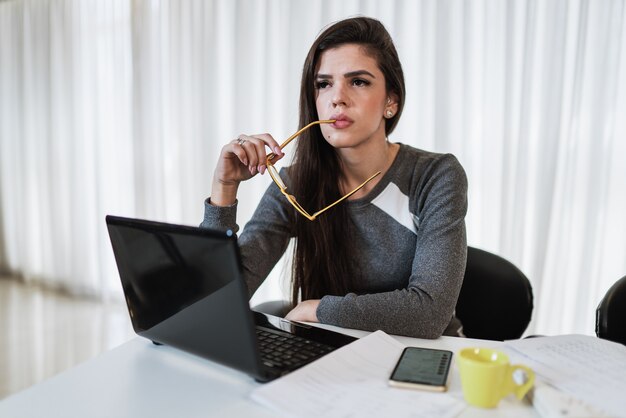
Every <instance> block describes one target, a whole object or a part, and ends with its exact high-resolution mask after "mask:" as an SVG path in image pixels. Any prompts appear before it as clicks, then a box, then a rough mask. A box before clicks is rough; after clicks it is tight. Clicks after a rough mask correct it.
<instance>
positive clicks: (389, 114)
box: [387, 110, 393, 118]
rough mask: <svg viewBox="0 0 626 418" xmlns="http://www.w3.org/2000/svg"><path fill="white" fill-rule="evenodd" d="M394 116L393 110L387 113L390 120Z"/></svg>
mask: <svg viewBox="0 0 626 418" xmlns="http://www.w3.org/2000/svg"><path fill="white" fill-rule="evenodd" d="M392 116H393V112H392V111H391V110H388V111H387V117H388V118H390V117H392Z"/></svg>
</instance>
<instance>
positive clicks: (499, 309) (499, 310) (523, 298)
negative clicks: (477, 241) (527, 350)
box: [456, 247, 533, 341]
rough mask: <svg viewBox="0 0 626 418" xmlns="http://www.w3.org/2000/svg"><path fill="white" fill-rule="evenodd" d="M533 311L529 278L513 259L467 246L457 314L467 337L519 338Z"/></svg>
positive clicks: (490, 338) (489, 338)
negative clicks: (508, 259)
mask: <svg viewBox="0 0 626 418" xmlns="http://www.w3.org/2000/svg"><path fill="white" fill-rule="evenodd" d="M532 312H533V291H532V287H531V285H530V282H529V281H528V278H526V276H525V275H524V273H522V272H521V271H520V270H519V269H518V268H517V267H515V265H513V263H511V262H509V261H507V260H505V259H504V258H502V257H500V256H498V255H495V254H492V253H490V252H487V251H483V250H479V249H477V248H473V247H468V248H467V268H466V269H465V278H464V279H463V286H462V287H461V293H460V295H459V300H458V302H457V305H456V316H457V317H458V318H459V319H460V320H461V322H462V323H463V332H464V334H465V335H466V336H467V337H469V338H480V339H487V340H500V341H503V340H510V339H516V338H520V337H521V336H522V334H523V333H524V331H526V327H528V323H529V322H530V318H531V316H532Z"/></svg>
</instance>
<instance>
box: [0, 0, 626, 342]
mask: <svg viewBox="0 0 626 418" xmlns="http://www.w3.org/2000/svg"><path fill="white" fill-rule="evenodd" d="M354 15H367V16H372V17H376V18H378V19H380V20H381V21H382V22H383V23H384V24H385V26H386V27H387V28H388V29H389V31H390V32H391V34H392V36H393V37H394V39H395V41H396V45H397V47H398V51H399V54H400V58H401V60H402V62H403V65H404V72H405V77H406V84H407V102H406V106H405V110H404V114H403V118H402V120H401V122H400V124H399V125H398V128H397V129H396V131H395V132H394V133H393V135H392V136H391V138H390V140H391V141H397V142H403V143H406V144H409V145H412V146H415V147H418V148H423V149H427V150H433V151H437V152H450V153H453V154H455V155H456V156H457V157H458V158H459V160H460V161H461V163H462V164H463V166H464V167H465V169H466V171H467V175H468V178H469V212H468V215H467V227H468V240H469V244H470V245H472V246H475V247H479V248H483V249H486V250H488V251H491V252H495V253H497V254H499V255H501V256H503V257H505V258H507V259H508V260H510V261H512V262H513V263H515V264H516V265H517V266H518V267H519V268H520V269H521V270H522V271H524V273H525V274H526V275H527V276H528V277H529V278H530V280H531V282H532V285H533V288H534V292H535V297H536V309H535V313H534V316H533V318H534V319H533V322H532V323H531V327H530V328H529V332H531V333H542V334H557V333H569V332H579V333H587V334H592V333H593V329H594V327H593V322H594V311H595V307H596V305H597V303H598V302H599V300H600V299H601V298H602V295H603V294H604V292H605V291H606V290H607V289H608V288H609V287H610V285H611V284H612V283H613V282H614V281H615V280H617V279H618V278H619V277H622V276H623V275H624V274H625V272H626V258H625V257H624V254H626V220H625V216H624V214H625V213H626V193H625V191H626V117H625V115H626V50H625V49H626V23H625V22H626V10H625V5H624V1H623V0H599V1H589V0H587V1H584V0H556V1H550V2H546V1H541V0H525V1H524V0H519V1H507V2H500V1H471V2H470V1H452V0H450V1H440V0H421V1H412V0H407V1H400V0H395V1H394V0H385V1H382V0H381V1H330V0H327V1H304V0H302V1H293V0H265V1H261V0H185V1H165V0H162V1H129V0H101V1H95V0H94V1H82V0H54V1H53V0H32V1H28V0H24V1H15V0H13V1H11V0H8V1H2V2H0V270H2V271H4V272H5V273H10V274H17V275H20V276H22V277H23V278H24V279H25V280H27V281H33V282H42V283H44V284H46V285H49V286H52V287H62V288H66V289H68V290H70V291H72V292H74V293H87V294H93V295H98V296H99V297H101V298H103V299H117V298H120V297H121V291H120V285H119V279H118V276H117V270H116V266H115V263H114V260H113V255H112V252H111V249H110V244H109V241H108V236H107V233H106V228H105V224H104V216H105V215H106V214H118V215H125V216H136V217H141V218H147V219H153V220H162V221H167V222H174V223H184V224H190V225H196V224H198V223H199V222H200V220H201V218H202V212H203V200H204V198H206V197H207V196H208V195H209V193H210V186H211V178H212V173H213V170H214V167H215V162H216V160H217V156H218V153H219V150H220V148H221V146H222V145H223V144H224V143H225V142H227V141H229V140H232V139H233V138H235V137H236V136H237V135H239V134H241V133H248V134H254V133H262V132H269V133H271V134H272V135H274V136H275V137H276V138H277V139H279V140H280V139H284V138H285V137H286V136H288V135H289V134H290V133H292V132H293V131H295V130H296V128H297V120H298V93H299V88H300V86H299V82H300V75H301V69H302V63H303V61H304V57H305V55H306V53H307V51H308V48H309V46H310V44H311V43H312V41H313V40H314V38H315V37H316V35H317V34H318V33H319V32H320V30H321V29H322V28H323V27H324V26H325V25H327V24H329V23H331V22H333V21H336V20H339V19H341V18H344V17H348V16H354ZM269 183H270V180H269V178H268V177H267V176H262V177H260V176H257V178H255V179H253V180H252V181H249V182H246V183H245V184H243V185H242V187H241V193H240V202H239V217H238V219H239V223H240V225H244V224H245V222H246V221H247V220H248V219H249V218H250V216H251V215H252V212H253V210H254V208H255V205H256V204H257V202H258V201H259V199H260V196H261V195H262V193H263V192H264V190H265V189H266V187H267V186H268V185H269ZM288 273H289V268H288V257H285V258H284V259H283V260H282V261H281V262H280V263H279V265H278V266H277V268H276V269H275V271H274V272H273V273H272V278H271V280H270V281H269V282H268V283H267V285H264V286H263V287H262V288H261V290H260V292H259V293H258V294H257V295H256V296H255V302H259V301H262V300H265V299H275V298H279V297H281V295H282V292H284V291H285V288H286V286H287V284H288ZM287 294H288V293H287Z"/></svg>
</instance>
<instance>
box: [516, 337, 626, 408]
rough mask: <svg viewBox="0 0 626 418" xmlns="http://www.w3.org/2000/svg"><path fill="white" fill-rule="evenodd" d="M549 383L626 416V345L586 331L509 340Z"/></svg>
mask: <svg viewBox="0 0 626 418" xmlns="http://www.w3.org/2000/svg"><path fill="white" fill-rule="evenodd" d="M506 346H507V347H509V348H512V349H513V350H515V351H516V352H518V353H519V354H520V355H521V356H522V357H523V360H522V362H523V363H524V364H526V365H528V366H530V367H531V368H532V369H533V370H534V371H535V373H537V374H538V375H539V376H541V377H542V378H543V379H544V380H545V381H546V382H547V383H549V384H551V385H552V386H554V387H555V388H557V389H559V390H560V391H562V392H563V393H565V394H568V395H570V396H572V397H574V398H575V399H579V400H581V401H583V402H585V403H587V404H588V405H591V406H593V407H594V408H595V409H597V410H600V411H604V412H605V413H606V414H608V415H610V416H616V417H626V347H625V346H623V345H621V344H617V343H614V342H611V341H607V340H602V339H600V338H596V337H591V336H586V335H562V336H556V337H538V338H526V339H523V340H516V341H508V342H507V343H506Z"/></svg>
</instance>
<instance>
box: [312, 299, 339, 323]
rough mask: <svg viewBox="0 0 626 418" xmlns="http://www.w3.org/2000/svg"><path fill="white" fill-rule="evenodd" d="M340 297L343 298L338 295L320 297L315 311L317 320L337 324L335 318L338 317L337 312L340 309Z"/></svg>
mask: <svg viewBox="0 0 626 418" xmlns="http://www.w3.org/2000/svg"><path fill="white" fill-rule="evenodd" d="M342 299H343V298H342V297H340V296H324V297H322V299H320V303H319V305H317V310H316V311H315V315H317V320H318V321H320V322H321V323H323V324H328V325H337V324H336V320H337V318H339V317H340V315H339V313H340V310H341V301H342Z"/></svg>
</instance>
